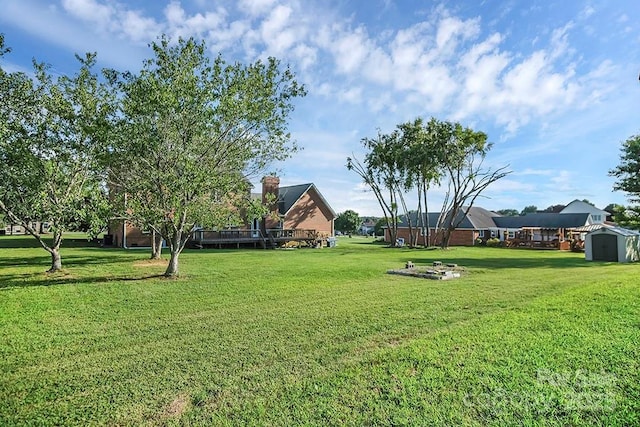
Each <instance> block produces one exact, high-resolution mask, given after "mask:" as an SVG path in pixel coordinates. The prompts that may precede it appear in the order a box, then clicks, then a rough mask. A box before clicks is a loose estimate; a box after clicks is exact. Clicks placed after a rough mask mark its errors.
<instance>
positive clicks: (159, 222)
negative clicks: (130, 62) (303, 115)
mask: <svg viewBox="0 0 640 427" xmlns="http://www.w3.org/2000/svg"><path fill="white" fill-rule="evenodd" d="M151 48H152V50H153V57H152V58H151V59H148V60H146V61H145V62H144V64H143V68H142V70H141V71H140V72H139V73H138V74H131V73H124V74H120V75H118V76H117V82H118V88H119V89H120V91H121V93H122V105H123V108H122V117H123V120H122V123H121V124H120V127H119V128H120V137H119V138H116V140H115V143H114V145H113V147H112V150H111V154H112V156H111V158H110V159H109V163H110V164H111V168H110V181H111V186H112V188H113V190H114V195H119V197H116V199H119V200H120V207H121V209H120V214H121V217H122V218H125V219H127V220H130V221H133V222H134V223H136V224H138V225H141V226H145V227H148V228H151V229H153V230H154V231H155V232H156V233H158V234H159V235H161V236H162V237H163V238H164V239H165V241H166V242H167V244H168V246H169V249H170V251H171V258H170V261H169V265H168V266H167V270H166V271H165V276H168V277H172V276H177V275H178V273H179V268H178V266H179V264H178V259H179V256H180V253H181V252H182V250H183V249H184V247H185V244H186V243H187V241H188V240H189V238H190V237H191V235H192V234H193V232H194V230H195V229H196V227H197V226H203V227H223V226H227V225H229V224H230V223H236V224H238V223H239V222H241V221H242V218H241V216H240V213H241V212H247V211H251V212H253V213H254V214H256V213H257V212H258V211H259V207H258V206H256V205H255V204H252V202H251V199H250V197H249V180H248V179H247V177H248V176H256V174H258V173H262V172H263V171H264V169H265V168H266V167H267V166H268V165H269V164H271V163H272V162H273V161H276V160H282V159H285V158H286V157H287V156H289V155H290V153H291V152H292V151H293V150H295V145H294V144H292V143H291V141H290V137H289V134H288V133H287V131H286V123H287V118H288V115H289V113H290V112H291V111H292V109H293V104H292V102H293V100H294V98H296V97H298V96H303V95H304V94H305V91H304V88H303V87H302V86H300V85H299V84H298V83H297V82H296V81H295V79H294V76H293V74H292V73H291V72H290V71H289V69H282V68H281V66H280V64H279V62H278V61H276V60H275V59H273V58H269V59H268V60H267V61H266V62H262V61H257V62H255V63H253V64H250V65H243V64H240V63H234V64H229V63H226V62H225V61H224V60H223V59H222V58H221V57H220V56H218V57H216V58H215V59H213V60H211V59H210V58H209V57H208V55H207V53H206V52H207V50H206V46H205V44H204V43H201V42H198V41H196V40H194V39H188V40H185V39H179V40H178V41H177V42H176V43H172V42H171V41H170V40H169V39H168V38H166V37H164V36H163V37H162V38H160V39H159V40H158V41H157V42H154V43H152V44H151ZM114 197H115V196H114Z"/></svg>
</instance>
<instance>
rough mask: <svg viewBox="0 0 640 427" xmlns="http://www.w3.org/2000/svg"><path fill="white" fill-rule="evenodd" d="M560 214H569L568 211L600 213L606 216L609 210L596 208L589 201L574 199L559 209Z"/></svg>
mask: <svg viewBox="0 0 640 427" xmlns="http://www.w3.org/2000/svg"><path fill="white" fill-rule="evenodd" d="M560 213H561V214H570V213H588V214H591V215H602V216H603V217H606V216H607V215H609V212H607V211H603V210H602V209H598V208H596V207H595V206H593V205H590V204H589V203H586V202H583V201H582V200H578V199H575V200H573V201H572V202H570V203H569V204H568V205H567V206H565V207H564V209H562V210H561V211H560Z"/></svg>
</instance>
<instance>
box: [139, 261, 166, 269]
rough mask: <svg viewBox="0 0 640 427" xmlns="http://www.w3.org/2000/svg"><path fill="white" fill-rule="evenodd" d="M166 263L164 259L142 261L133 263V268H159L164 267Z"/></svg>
mask: <svg viewBox="0 0 640 427" xmlns="http://www.w3.org/2000/svg"><path fill="white" fill-rule="evenodd" d="M168 262H169V261H167V260H166V259H143V260H140V261H136V262H134V263H133V266H134V267H138V268H144V267H159V266H162V267H166V266H167V263H168Z"/></svg>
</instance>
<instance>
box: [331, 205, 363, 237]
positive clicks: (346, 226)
mask: <svg viewBox="0 0 640 427" xmlns="http://www.w3.org/2000/svg"><path fill="white" fill-rule="evenodd" d="M360 223H361V221H360V215H358V213H357V212H356V211H353V210H350V209H348V210H346V211H344V212H342V213H340V214H339V215H338V217H337V218H336V219H335V222H334V224H335V228H336V230H339V231H342V232H343V233H355V232H356V231H357V230H358V228H359V227H360Z"/></svg>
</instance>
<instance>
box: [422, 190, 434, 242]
mask: <svg viewBox="0 0 640 427" xmlns="http://www.w3.org/2000/svg"><path fill="white" fill-rule="evenodd" d="M428 189H429V184H428V183H426V182H425V183H424V185H423V186H422V192H423V196H424V212H425V214H424V216H425V223H426V224H425V226H426V229H427V230H426V231H427V232H426V233H425V240H426V243H425V247H429V246H431V245H432V244H433V242H432V241H431V240H432V239H431V224H429V205H428V204H427V190H428Z"/></svg>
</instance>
